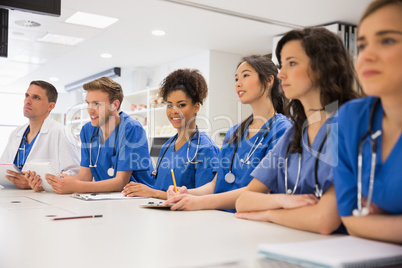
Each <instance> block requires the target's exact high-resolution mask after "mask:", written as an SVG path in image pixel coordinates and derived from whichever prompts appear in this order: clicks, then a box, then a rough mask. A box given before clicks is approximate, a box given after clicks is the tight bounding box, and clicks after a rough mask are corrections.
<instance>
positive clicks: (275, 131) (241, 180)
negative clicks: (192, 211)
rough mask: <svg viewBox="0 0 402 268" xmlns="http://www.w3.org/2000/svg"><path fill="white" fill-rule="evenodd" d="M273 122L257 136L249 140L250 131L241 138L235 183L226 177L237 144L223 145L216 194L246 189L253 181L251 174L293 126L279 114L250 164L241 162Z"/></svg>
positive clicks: (234, 165) (236, 160)
mask: <svg viewBox="0 0 402 268" xmlns="http://www.w3.org/2000/svg"><path fill="white" fill-rule="evenodd" d="M271 120H272V119H270V120H268V122H266V123H265V124H264V126H263V127H262V128H261V129H260V131H259V132H258V133H257V134H255V135H254V136H253V137H252V138H251V139H249V140H247V135H248V129H247V130H246V131H245V133H244V135H243V136H242V137H241V140H240V143H239V145H238V147H237V150H236V154H235V157H234V159H233V166H232V173H233V174H234V175H235V181H234V182H233V183H228V182H226V181H225V175H226V174H227V173H228V172H229V168H230V162H231V159H232V155H233V151H234V149H235V147H236V144H229V143H227V142H224V143H223V145H222V148H221V151H220V153H219V165H218V167H216V171H217V172H218V175H217V178H216V185H215V193H222V192H227V191H231V190H235V189H239V188H242V187H245V186H247V185H248V184H249V182H250V181H251V180H252V179H253V177H252V176H251V175H250V173H251V172H252V171H253V170H254V168H255V167H256V166H257V165H258V164H259V163H260V161H261V159H262V158H263V157H264V156H265V155H266V154H267V152H268V151H269V150H271V149H272V148H273V147H274V146H275V144H276V143H277V141H278V140H279V138H280V137H281V136H282V135H283V134H284V133H285V131H286V129H287V128H288V127H289V126H290V125H291V123H290V121H289V119H288V118H287V117H285V116H284V115H282V114H277V115H276V117H275V120H274V121H273V122H272V124H271V127H270V129H271V130H270V131H269V133H268V135H267V136H266V137H265V139H264V140H263V141H262V145H260V146H259V147H258V148H257V150H255V152H254V154H253V155H252V157H251V158H250V164H249V165H247V164H245V163H242V162H241V161H240V160H241V159H245V158H246V157H247V155H248V154H249V152H250V149H251V148H252V146H253V144H254V142H255V140H256V139H257V138H258V139H259V140H261V138H262V136H263V134H264V133H265V132H266V127H267V126H268V124H269V123H270V121H271ZM238 126H239V125H236V126H234V127H232V128H230V129H229V131H228V132H227V133H226V137H225V140H227V139H228V138H229V137H230V136H231V135H232V133H234V131H235V130H236V129H237V127H238ZM258 142H259V141H258ZM256 145H257V143H256ZM254 148H255V146H254ZM233 211H234V210H233Z"/></svg>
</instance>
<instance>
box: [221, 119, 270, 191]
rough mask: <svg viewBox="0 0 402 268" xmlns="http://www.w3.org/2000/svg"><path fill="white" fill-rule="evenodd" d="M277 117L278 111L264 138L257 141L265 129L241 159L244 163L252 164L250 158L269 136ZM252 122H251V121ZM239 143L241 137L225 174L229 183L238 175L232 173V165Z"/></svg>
mask: <svg viewBox="0 0 402 268" xmlns="http://www.w3.org/2000/svg"><path fill="white" fill-rule="evenodd" d="M275 117H276V113H275V114H274V117H273V118H272V120H271V122H269V124H268V126H267V127H266V128H265V129H266V132H265V134H264V135H263V136H262V139H261V140H260V141H259V142H258V143H257V141H258V139H259V137H260V135H261V133H262V132H263V131H261V132H260V133H259V134H258V136H257V138H256V139H255V141H254V143H253V146H252V147H251V149H250V151H249V152H248V154H247V156H246V157H245V159H243V158H242V159H240V162H242V163H244V164H246V165H250V163H251V162H250V158H251V157H252V156H253V154H254V153H255V151H256V150H257V148H258V147H260V146H261V145H262V142H263V141H264V139H265V137H267V135H268V133H269V131H270V128H271V125H272V123H273V122H274V120H275ZM250 123H251V122H250ZM250 123H249V124H248V125H247V128H248V127H249V126H250ZM239 143H240V139H239V140H238V141H237V143H236V147H235V149H234V151H233V154H232V158H231V160H230V167H229V172H228V173H226V175H225V181H226V182H227V183H233V182H234V181H235V180H236V176H235V175H234V174H233V173H232V167H233V161H234V156H235V154H236V151H237V147H238V146H239ZM256 144H257V146H255V145H256Z"/></svg>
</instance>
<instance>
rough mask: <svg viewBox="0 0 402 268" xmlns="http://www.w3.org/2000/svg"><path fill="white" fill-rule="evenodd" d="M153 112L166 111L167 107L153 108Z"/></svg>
mask: <svg viewBox="0 0 402 268" xmlns="http://www.w3.org/2000/svg"><path fill="white" fill-rule="evenodd" d="M151 110H153V111H155V112H156V111H165V110H166V107H165V106H162V107H156V108H151Z"/></svg>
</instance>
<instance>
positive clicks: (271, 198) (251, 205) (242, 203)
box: [236, 191, 283, 212]
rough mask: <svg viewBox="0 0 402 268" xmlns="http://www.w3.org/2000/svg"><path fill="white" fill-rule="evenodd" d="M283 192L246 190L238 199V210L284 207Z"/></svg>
mask: <svg viewBox="0 0 402 268" xmlns="http://www.w3.org/2000/svg"><path fill="white" fill-rule="evenodd" d="M282 197H283V194H264V193H257V192H251V191H244V192H243V193H242V194H241V195H240V196H239V198H238V199H237V200H236V210H237V212H247V211H261V210H269V209H278V208H282V205H281V203H280V199H281V198H282Z"/></svg>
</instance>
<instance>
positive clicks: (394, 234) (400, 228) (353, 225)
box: [342, 215, 402, 244]
mask: <svg viewBox="0 0 402 268" xmlns="http://www.w3.org/2000/svg"><path fill="white" fill-rule="evenodd" d="M342 222H343V223H344V224H345V227H346V229H347V230H348V232H349V234H350V235H353V236H358V237H363V238H368V239H374V240H381V241H385V242H391V243H396V244H402V215H368V216H364V217H354V216H349V217H342Z"/></svg>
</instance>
